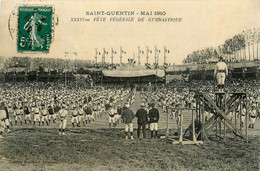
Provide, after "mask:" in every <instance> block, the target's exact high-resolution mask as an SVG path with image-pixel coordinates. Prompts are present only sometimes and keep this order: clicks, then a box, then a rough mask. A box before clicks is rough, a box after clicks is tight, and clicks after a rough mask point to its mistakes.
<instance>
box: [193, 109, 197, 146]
mask: <svg viewBox="0 0 260 171" xmlns="http://www.w3.org/2000/svg"><path fill="white" fill-rule="evenodd" d="M192 137H193V141H197V139H196V134H195V120H194V110H192Z"/></svg>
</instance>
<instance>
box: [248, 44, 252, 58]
mask: <svg viewBox="0 0 260 171" xmlns="http://www.w3.org/2000/svg"><path fill="white" fill-rule="evenodd" d="M248 57H249V61H250V60H251V57H250V44H249V43H248Z"/></svg>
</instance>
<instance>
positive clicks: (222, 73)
mask: <svg viewBox="0 0 260 171" xmlns="http://www.w3.org/2000/svg"><path fill="white" fill-rule="evenodd" d="M214 76H215V77H216V79H217V84H218V90H219V91H220V92H224V84H225V79H226V77H227V76H228V67H227V64H226V63H225V62H223V57H220V58H219V62H218V63H217V64H216V66H215V71H214Z"/></svg>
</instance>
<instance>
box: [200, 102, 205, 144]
mask: <svg viewBox="0 0 260 171" xmlns="http://www.w3.org/2000/svg"><path fill="white" fill-rule="evenodd" d="M201 115H202V116H201V130H202V131H201V140H202V141H203V137H204V97H203V99H202V110H201Z"/></svg>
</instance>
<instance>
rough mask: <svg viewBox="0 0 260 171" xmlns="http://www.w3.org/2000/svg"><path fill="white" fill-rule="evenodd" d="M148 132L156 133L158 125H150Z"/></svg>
mask: <svg viewBox="0 0 260 171" xmlns="http://www.w3.org/2000/svg"><path fill="white" fill-rule="evenodd" d="M150 130H151V131H154V130H155V131H158V123H156V122H155V123H150Z"/></svg>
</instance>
